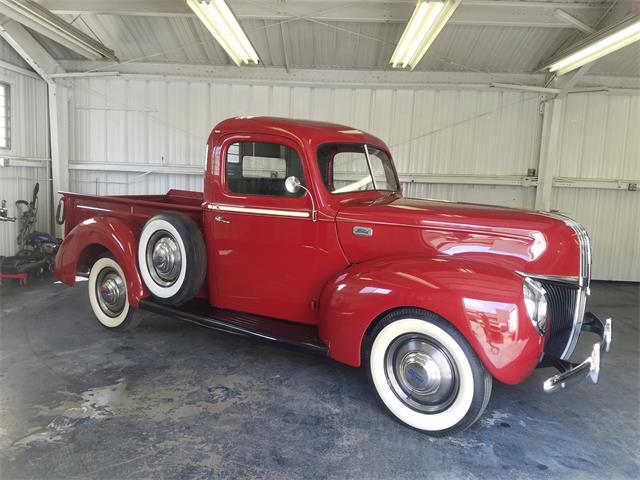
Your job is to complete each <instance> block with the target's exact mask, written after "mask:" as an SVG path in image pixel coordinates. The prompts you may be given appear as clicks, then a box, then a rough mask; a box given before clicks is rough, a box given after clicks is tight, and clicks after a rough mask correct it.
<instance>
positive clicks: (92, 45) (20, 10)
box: [0, 0, 118, 61]
mask: <svg viewBox="0 0 640 480" xmlns="http://www.w3.org/2000/svg"><path fill="white" fill-rule="evenodd" d="M0 14H4V15H6V16H7V17H9V18H11V19H12V20H15V21H16V22H18V23H21V24H22V25H24V26H25V27H28V28H30V29H31V30H33V31H35V32H38V33H39V34H41V35H44V36H45V37H48V38H50V39H51V40H53V41H55V42H57V43H59V44H60V45H63V46H64V47H66V48H68V49H70V50H73V51H74V52H76V53H78V54H79V55H82V56H83V57H85V58H87V59H89V60H99V59H101V58H103V57H104V58H110V59H111V60H113V61H118V58H117V57H116V56H115V53H114V52H113V50H111V49H109V48H107V47H105V46H104V45H103V44H102V43H101V42H99V41H98V40H96V39H94V38H93V37H90V36H89V35H87V34H85V33H84V32H82V31H80V30H78V29H77V28H76V27H74V26H73V25H71V24H70V23H69V22H66V21H65V20H63V19H62V18H60V17H59V16H57V15H55V14H54V13H52V12H51V11H50V10H48V9H47V8H45V7H43V6H42V5H40V4H38V3H36V2H34V1H33V0H0Z"/></svg>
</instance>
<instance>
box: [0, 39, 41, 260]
mask: <svg viewBox="0 0 640 480" xmlns="http://www.w3.org/2000/svg"><path fill="white" fill-rule="evenodd" d="M2 52H3V50H0V54H2ZM12 60H14V59H13V57H9V58H6V59H4V61H7V62H9V63H14V62H13V61H12ZM0 82H4V83H8V84H9V85H10V86H11V148H10V149H8V150H4V149H3V150H0V158H2V159H3V162H8V163H9V166H4V167H3V166H0V200H2V199H4V200H7V207H8V209H9V215H10V216H16V215H17V211H16V206H15V201H16V200H20V199H25V200H30V199H31V195H32V190H33V187H34V185H35V183H36V182H40V195H39V199H40V201H39V210H38V229H39V230H44V231H49V218H50V208H49V204H50V188H49V182H48V175H47V168H48V163H47V162H48V159H49V157H50V155H49V125H48V113H47V85H46V83H45V82H44V81H42V80H40V79H37V78H34V77H33V76H30V75H26V74H21V73H18V72H15V71H12V70H8V69H6V68H2V67H0ZM11 163H14V164H15V165H21V166H11ZM24 165H33V166H24ZM17 235H18V222H15V223H10V222H0V255H11V254H13V253H15V252H16V249H17V245H16V237H17Z"/></svg>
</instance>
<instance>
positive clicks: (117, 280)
mask: <svg viewBox="0 0 640 480" xmlns="http://www.w3.org/2000/svg"><path fill="white" fill-rule="evenodd" d="M96 297H97V298H98V303H99V304H100V309H101V310H102V311H103V312H104V313H105V314H107V315H109V316H110V317H117V316H118V315H120V313H122V310H124V307H125V304H126V301H127V288H126V286H125V283H124V279H123V278H122V277H121V276H120V274H119V273H118V272H117V271H116V270H114V269H113V268H104V269H102V270H101V271H100V273H99V274H98V278H97V280H96Z"/></svg>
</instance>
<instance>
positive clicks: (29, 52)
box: [0, 16, 65, 82]
mask: <svg viewBox="0 0 640 480" xmlns="http://www.w3.org/2000/svg"><path fill="white" fill-rule="evenodd" d="M0 17H2V19H1V20H0V35H2V38H4V39H5V40H6V41H7V43H8V44H9V45H11V46H12V47H13V49H14V50H15V51H16V52H18V54H19V55H20V56H21V57H22V58H23V59H24V61H25V62H27V63H28V64H29V66H30V67H31V68H33V70H35V72H36V73H37V74H38V75H40V76H41V77H42V78H43V79H44V80H46V81H47V82H50V81H51V80H52V79H51V75H53V74H59V73H64V72H65V70H64V68H62V67H61V66H60V64H59V63H58V62H57V61H56V60H55V59H54V58H53V57H52V56H51V55H49V52H47V51H46V50H45V49H44V48H42V46H41V45H40V44H39V43H38V42H37V41H36V39H35V38H33V35H31V33H29V32H28V31H27V29H26V28H24V27H23V26H22V25H20V24H19V23H18V22H16V21H15V20H11V19H9V18H7V17H4V16H0Z"/></svg>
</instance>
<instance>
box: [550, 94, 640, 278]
mask: <svg viewBox="0 0 640 480" xmlns="http://www.w3.org/2000/svg"><path fill="white" fill-rule="evenodd" d="M564 115H565V118H564V122H563V124H562V125H563V130H562V136H561V145H560V148H561V150H560V151H561V155H560V158H561V162H560V165H559V168H558V172H557V173H556V176H560V177H577V178H588V179H602V180H627V181H629V180H638V179H640V135H639V132H640V95H605V94H602V93H591V94H580V95H569V96H568V97H567V105H566V108H565V110H564ZM553 207H554V208H557V209H558V210H560V211H563V212H566V213H568V214H569V215H571V216H572V217H573V218H575V219H576V220H577V221H578V222H580V223H582V224H583V225H584V226H585V228H586V229H587V231H588V232H589V234H590V236H591V240H592V243H593V251H594V252H593V253H594V258H593V276H594V278H597V279H602V280H627V281H635V282H637V281H640V241H639V240H638V237H639V235H640V192H638V191H626V190H599V189H586V188H555V189H554V195H553Z"/></svg>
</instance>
